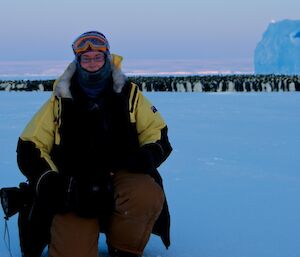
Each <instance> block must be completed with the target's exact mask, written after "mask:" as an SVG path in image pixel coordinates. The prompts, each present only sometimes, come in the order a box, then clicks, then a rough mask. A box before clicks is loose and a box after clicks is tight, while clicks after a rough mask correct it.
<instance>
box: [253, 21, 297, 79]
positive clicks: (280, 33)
mask: <svg viewBox="0 0 300 257" xmlns="http://www.w3.org/2000/svg"><path fill="white" fill-rule="evenodd" d="M254 66H255V73H256V74H287V75H299V74H300V20H282V21H278V22H271V23H270V24H269V26H268V28H267V30H266V31H265V32H264V34H263V38H262V40H261V41H260V42H259V43H258V44H257V46H256V49H255V53H254Z"/></svg>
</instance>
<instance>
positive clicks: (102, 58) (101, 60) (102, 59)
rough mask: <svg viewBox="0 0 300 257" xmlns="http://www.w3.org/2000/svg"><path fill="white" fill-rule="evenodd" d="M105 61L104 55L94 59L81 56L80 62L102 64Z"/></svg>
mask: <svg viewBox="0 0 300 257" xmlns="http://www.w3.org/2000/svg"><path fill="white" fill-rule="evenodd" d="M104 60H105V55H104V54H103V55H97V56H95V57H94V58H90V57H86V56H81V58H80V61H81V62H82V63H91V62H93V61H94V62H103V61H104Z"/></svg>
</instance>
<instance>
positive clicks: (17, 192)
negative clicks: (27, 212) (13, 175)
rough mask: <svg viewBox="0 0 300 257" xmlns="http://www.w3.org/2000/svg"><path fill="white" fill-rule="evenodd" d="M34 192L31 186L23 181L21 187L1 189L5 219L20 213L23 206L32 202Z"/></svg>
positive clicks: (0, 196) (0, 195)
mask: <svg viewBox="0 0 300 257" xmlns="http://www.w3.org/2000/svg"><path fill="white" fill-rule="evenodd" d="M33 197H34V192H33V189H32V188H31V186H30V185H29V184H28V183H26V182H22V183H20V184H19V187H4V188H1V189H0V198H1V205H2V208H3V212H4V214H5V219H8V218H10V217H11V216H13V215H15V214H16V213H18V212H19V211H20V210H22V208H24V207H26V206H27V205H28V204H30V203H32V201H33Z"/></svg>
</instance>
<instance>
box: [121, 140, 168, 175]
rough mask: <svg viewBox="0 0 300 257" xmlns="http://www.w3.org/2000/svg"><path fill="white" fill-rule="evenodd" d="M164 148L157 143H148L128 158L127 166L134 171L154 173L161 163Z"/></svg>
mask: <svg viewBox="0 0 300 257" xmlns="http://www.w3.org/2000/svg"><path fill="white" fill-rule="evenodd" d="M162 158H163V150H162V148H161V147H160V145H158V144H156V143H152V144H147V145H144V146H142V147H140V148H139V149H138V151H136V152H135V153H133V154H131V155H129V156H128V158H127V168H128V170H129V171H132V172H140V173H147V174H150V173H152V172H153V171H154V170H155V169H156V168H157V167H158V166H159V164H160V163H161V159H162Z"/></svg>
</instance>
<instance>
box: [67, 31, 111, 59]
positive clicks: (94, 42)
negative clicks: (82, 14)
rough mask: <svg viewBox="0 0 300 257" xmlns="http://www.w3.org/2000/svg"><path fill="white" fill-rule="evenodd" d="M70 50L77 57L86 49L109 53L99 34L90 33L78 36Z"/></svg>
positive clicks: (107, 45) (105, 41)
mask: <svg viewBox="0 0 300 257" xmlns="http://www.w3.org/2000/svg"><path fill="white" fill-rule="evenodd" d="M72 48H73V51H74V53H75V54H76V55H79V54H81V53H83V52H85V51H87V50H88V49H91V50H93V51H101V52H107V51H109V44H108V42H107V40H106V38H105V37H104V36H103V35H102V34H101V33H90V34H86V35H85V34H83V35H81V36H79V37H78V38H77V39H76V40H75V41H74V43H73V44H72Z"/></svg>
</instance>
